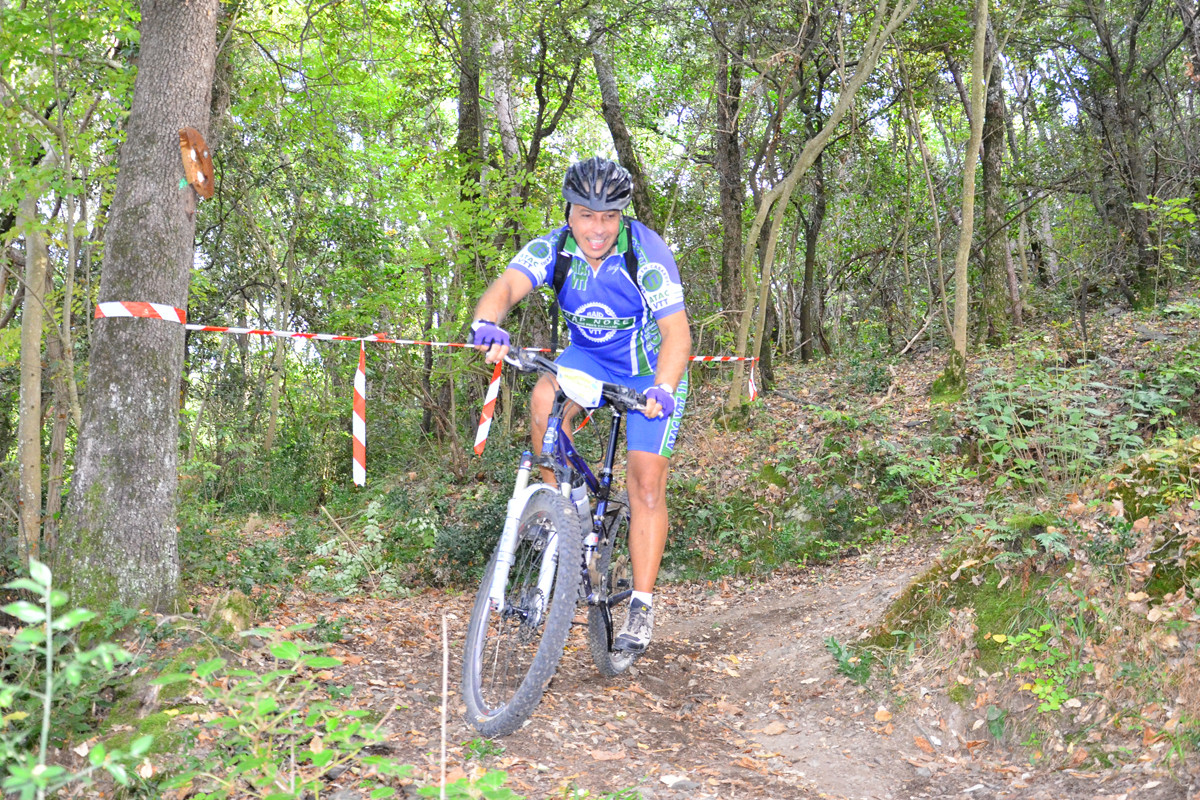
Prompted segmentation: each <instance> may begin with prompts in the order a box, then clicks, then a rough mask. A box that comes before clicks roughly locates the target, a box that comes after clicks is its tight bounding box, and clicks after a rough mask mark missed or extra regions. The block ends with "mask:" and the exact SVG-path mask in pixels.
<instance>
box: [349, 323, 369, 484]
mask: <svg viewBox="0 0 1200 800" xmlns="http://www.w3.org/2000/svg"><path fill="white" fill-rule="evenodd" d="M350 427H351V428H352V429H353V436H354V459H353V460H354V465H353V467H352V469H353V472H354V485H355V486H366V485H367V345H366V343H364V342H359V343H358V369H357V370H355V372H354V413H353V414H352V415H351V420H350Z"/></svg>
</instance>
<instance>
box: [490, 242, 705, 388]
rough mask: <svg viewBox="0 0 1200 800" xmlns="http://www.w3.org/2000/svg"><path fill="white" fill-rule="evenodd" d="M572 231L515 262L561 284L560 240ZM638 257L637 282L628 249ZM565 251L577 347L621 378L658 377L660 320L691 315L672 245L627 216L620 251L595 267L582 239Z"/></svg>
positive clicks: (537, 277)
mask: <svg viewBox="0 0 1200 800" xmlns="http://www.w3.org/2000/svg"><path fill="white" fill-rule="evenodd" d="M565 229H566V228H565V226H564V227H562V228H558V229H557V230H554V231H551V232H550V233H548V234H546V235H545V236H542V237H540V238H537V239H534V240H533V241H531V242H529V243H528V244H526V245H525V246H524V247H523V248H521V251H520V252H519V253H517V254H516V256H514V257H513V260H512V261H511V262H510V263H509V265H508V268H509V269H516V270H519V271H520V272H521V273H522V274H523V275H525V277H527V278H529V280H530V281H531V282H532V283H533V285H534V287H535V288H536V287H538V286H541V285H543V284H545V285H551V284H553V282H554V262H555V260H556V257H557V254H556V253H555V252H554V246H555V243H556V242H557V241H558V240H559V237H560V236H561V234H562V232H563V231H564V230H565ZM630 247H632V248H633V251H634V253H635V254H636V255H637V261H638V271H637V281H638V284H641V286H640V288H639V287H638V286H637V285H635V284H634V282H633V279H632V278H631V277H630V275H629V272H628V271H626V269H625V251H626V250H627V249H628V248H630ZM563 251H564V252H566V253H568V254H570V255H571V257H572V259H571V269H570V271H569V273H568V274H567V280H566V281H565V282H564V283H563V288H562V291H561V292H559V294H558V306H559V308H561V309H562V312H563V317H564V318H565V319H566V320H567V327H568V329H569V330H570V332H571V345H572V346H573V347H579V348H582V349H584V350H586V351H587V353H588V355H589V356H591V357H592V358H593V359H595V360H596V361H597V362H599V363H600V364H603V365H604V366H605V367H606V368H607V369H609V370H611V371H612V372H613V373H615V374H618V375H629V376H630V377H633V376H641V375H653V374H654V370H655V369H656V368H657V367H658V350H659V346H660V345H661V343H662V334H661V333H660V332H659V329H658V320H660V319H663V318H664V317H668V316H670V315H671V314H674V313H676V312H677V311H683V310H684V304H683V284H682V283H681V282H680V280H679V269H678V268H677V267H676V266H675V257H674V255H672V254H671V250H670V248H668V247H667V245H666V242H664V241H663V240H662V238H661V237H660V236H659V235H658V234H657V233H655V232H654V231H652V230H650V229H649V228H647V227H646V226H645V225H643V224H642V223H640V222H638V221H636V220H630V219H626V220H625V224H624V225H622V227H621V233H620V234H619V235H618V236H617V244H616V246H615V247H614V248H613V252H611V253H609V254H608V256H607V257H605V259H604V261H603V262H602V263H601V264H600V267H599V268H598V269H592V267H591V265H589V264H588V262H587V259H585V258H584V256H583V253H582V252H581V251H580V250H579V248H578V246H577V245H576V244H575V239H574V238H573V237H571V236H569V235H568V236H567V238H566V242H565V245H564V247H563Z"/></svg>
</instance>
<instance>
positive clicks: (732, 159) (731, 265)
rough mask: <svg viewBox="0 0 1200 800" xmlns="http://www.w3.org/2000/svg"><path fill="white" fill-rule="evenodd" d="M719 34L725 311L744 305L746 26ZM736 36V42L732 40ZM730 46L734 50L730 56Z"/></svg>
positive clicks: (717, 138)
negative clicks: (742, 124) (742, 115)
mask: <svg viewBox="0 0 1200 800" xmlns="http://www.w3.org/2000/svg"><path fill="white" fill-rule="evenodd" d="M714 27H715V29H716V33H717V38H718V41H717V125H716V130H714V131H713V158H714V163H715V166H716V170H717V178H718V179H719V181H720V198H721V283H720V297H719V298H718V302H719V303H720V305H721V307H722V308H725V309H734V308H738V307H740V306H741V305H742V288H741V284H742V281H741V275H742V213H743V211H744V209H745V205H746V189H745V186H744V185H743V183H742V141H741V134H740V132H739V128H738V118H739V112H740V107H741V96H742V55H743V51H744V49H745V24H744V23H742V22H738V23H737V24H736V25H735V26H734V28H733V30H732V32H731V31H730V27H729V25H728V24H726V23H724V22H719V23H716V24H715V26H714ZM730 35H732V37H733V40H732V41H730V39H729V37H730ZM727 47H732V48H733V52H732V53H730V52H729V50H727V49H726V48H727Z"/></svg>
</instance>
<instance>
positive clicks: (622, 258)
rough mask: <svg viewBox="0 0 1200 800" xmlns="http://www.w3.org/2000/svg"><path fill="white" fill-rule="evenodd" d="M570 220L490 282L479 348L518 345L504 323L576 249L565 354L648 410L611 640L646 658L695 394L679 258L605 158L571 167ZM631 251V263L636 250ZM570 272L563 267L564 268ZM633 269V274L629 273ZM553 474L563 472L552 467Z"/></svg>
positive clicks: (537, 407) (539, 398)
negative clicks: (628, 566)
mask: <svg viewBox="0 0 1200 800" xmlns="http://www.w3.org/2000/svg"><path fill="white" fill-rule="evenodd" d="M562 196H563V200H565V201H566V210H565V215H566V222H567V224H566V226H564V227H562V228H558V229H557V230H555V231H552V232H551V233H549V234H547V235H545V236H542V237H540V238H537V239H534V240H532V241H531V242H529V243H528V244H526V245H525V247H523V248H522V249H521V251H520V252H519V253H517V255H516V256H515V257H514V258H513V259H512V261H511V262H510V263H509V265H508V269H506V270H505V271H504V273H503V274H502V275H501V276H500V277H499V278H497V279H496V280H495V281H493V282H492V284H491V286H489V287H488V288H487V291H485V292H484V294H483V297H482V298H480V300H479V304H478V305H477V306H476V307H475V318H474V322H473V323H472V324H471V332H472V336H471V343H472V344H474V345H475V346H476V349H478V350H480V351H482V352H485V353H486V361H487V362H488V363H489V364H494V363H496V362H497V361H499V360H501V359H502V358H503V357H504V355H505V354H506V353H507V352H508V349H509V335H508V333H507V332H506V331H505V330H504V329H503V328H502V327H500V323H501V322H502V321H503V320H504V316H505V315H506V314H507V313H508V312H509V310H510V309H511V308H512V307H513V306H514V305H515V304H516V303H518V302H520V300H521V299H523V298H524V297H525V296H526V295H527V294H529V293H530V292H531V291H532V290H533V289H534V288H535V287H537V286H541V285H550V286H554V284H555V282H556V281H555V273H556V265H557V263H558V260H559V247H558V245H559V243H560V242H562V248H561V252H563V253H565V254H568V255H569V256H570V265H569V277H568V278H567V279H565V280H562V281H561V288H560V289H559V290H558V305H559V308H561V309H562V312H563V317H564V318H565V319H566V321H567V326H568V329H569V331H570V342H571V343H570V346H568V347H567V349H566V350H564V351H563V353H562V355H560V356H559V357H558V358H557V359H556V361H557V363H558V364H560V365H562V366H566V367H572V368H575V369H579V370H582V371H584V372H586V373H588V374H589V375H591V376H592V377H594V378H598V379H601V380H606V381H609V382H611V383H621V384H624V385H626V386H632V387H633V388H635V389H638V390H639V391H641V392H642V393H644V394H645V395H646V409H645V411H644V412H642V413H641V414H630V415H629V416H628V418H627V420H626V429H625V436H626V446H627V448H628V462H627V465H626V476H625V479H626V485H627V486H628V490H629V506H630V520H629V554H630V559H631V561H632V562H633V563H632V565H633V596H632V598H631V600H630V603H629V615H628V617H627V618H626V620H625V624H624V625H623V626H622V628H621V631H620V633H618V635H617V636H616V637H615V639H614V641H613V647H614V649H617V650H622V651H626V652H633V653H640V652H642V651H644V650H645V649H646V646H647V645H649V643H650V639H651V636H652V635H653V631H654V594H653V593H654V584H655V582H656V581H657V579H658V568H659V565H660V563H661V562H662V554H663V549H664V548H665V547H666V543H667V531H668V520H667V504H666V493H667V470H668V467H669V466H670V457H671V453H672V451H673V450H674V447H675V438H676V436H677V434H678V432H679V423H680V420H681V419H682V418H683V411H684V406H685V404H686V400H687V394H688V380H687V360H688V356H689V355H691V348H692V335H691V329H690V327H689V325H688V318H687V311H686V309H685V308H684V302H683V286H682V284H681V283H680V280H679V271H678V269H677V267H676V265H675V258H674V256H673V255H672V254H671V251H670V249H669V248H668V247H667V245H666V244H665V243H664V242H663V240H662V239H661V238H660V237H659V235H658V234H656V233H655V232H654V231H652V230H650V229H649V228H647V227H646V226H645V225H643V224H642V223H640V222H637V221H636V220H632V219H629V218H627V217H625V216H624V214H622V213H621V212H622V211H623V210H624V209H625V208H626V207H627V206H628V205H629V202H630V200H631V199H632V196H633V182H632V179H631V178H630V175H629V172H628V171H626V170H625V169H624V168H623V167H621V166H620V165H619V164H617V163H615V162H613V161H609V160H608V159H605V158H600V157H595V158H589V159H587V160H585V161H579V162H577V163H575V164H572V165H571V166H570V167H569V168H568V169H567V173H566V176H565V178H564V179H563V189H562ZM630 248H632V252H633V254H634V255H636V268H635V269H630V268H629V267H628V264H632V263H634V262H633V259H632V258H629V259H627V257H626V253H627V252H628V251H629V250H630ZM560 270H561V268H560ZM631 273H632V274H631ZM555 388H556V387H555V383H554V379H553V378H552V377H551V376H549V375H543V376H542V377H541V379H539V381H538V383H537V386H535V387H534V390H533V399H532V401H531V404H530V406H531V412H532V418H533V424H532V427H533V447H534V449H535V450H536V451H538V452H539V453H540V451H541V445H542V436H543V435H544V434H545V431H546V419H547V417H548V416H549V413H550V407H551V405H552V404H553V400H554V393H555ZM543 478H544V479H546V480H548V481H552V480H553V473H551V472H550V471H549V470H543Z"/></svg>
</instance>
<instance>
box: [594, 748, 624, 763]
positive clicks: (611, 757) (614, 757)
mask: <svg viewBox="0 0 1200 800" xmlns="http://www.w3.org/2000/svg"><path fill="white" fill-rule="evenodd" d="M624 757H625V751H624V750H593V751H592V758H594V759H596V760H597V761H620V760H621V759H622V758H624Z"/></svg>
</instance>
